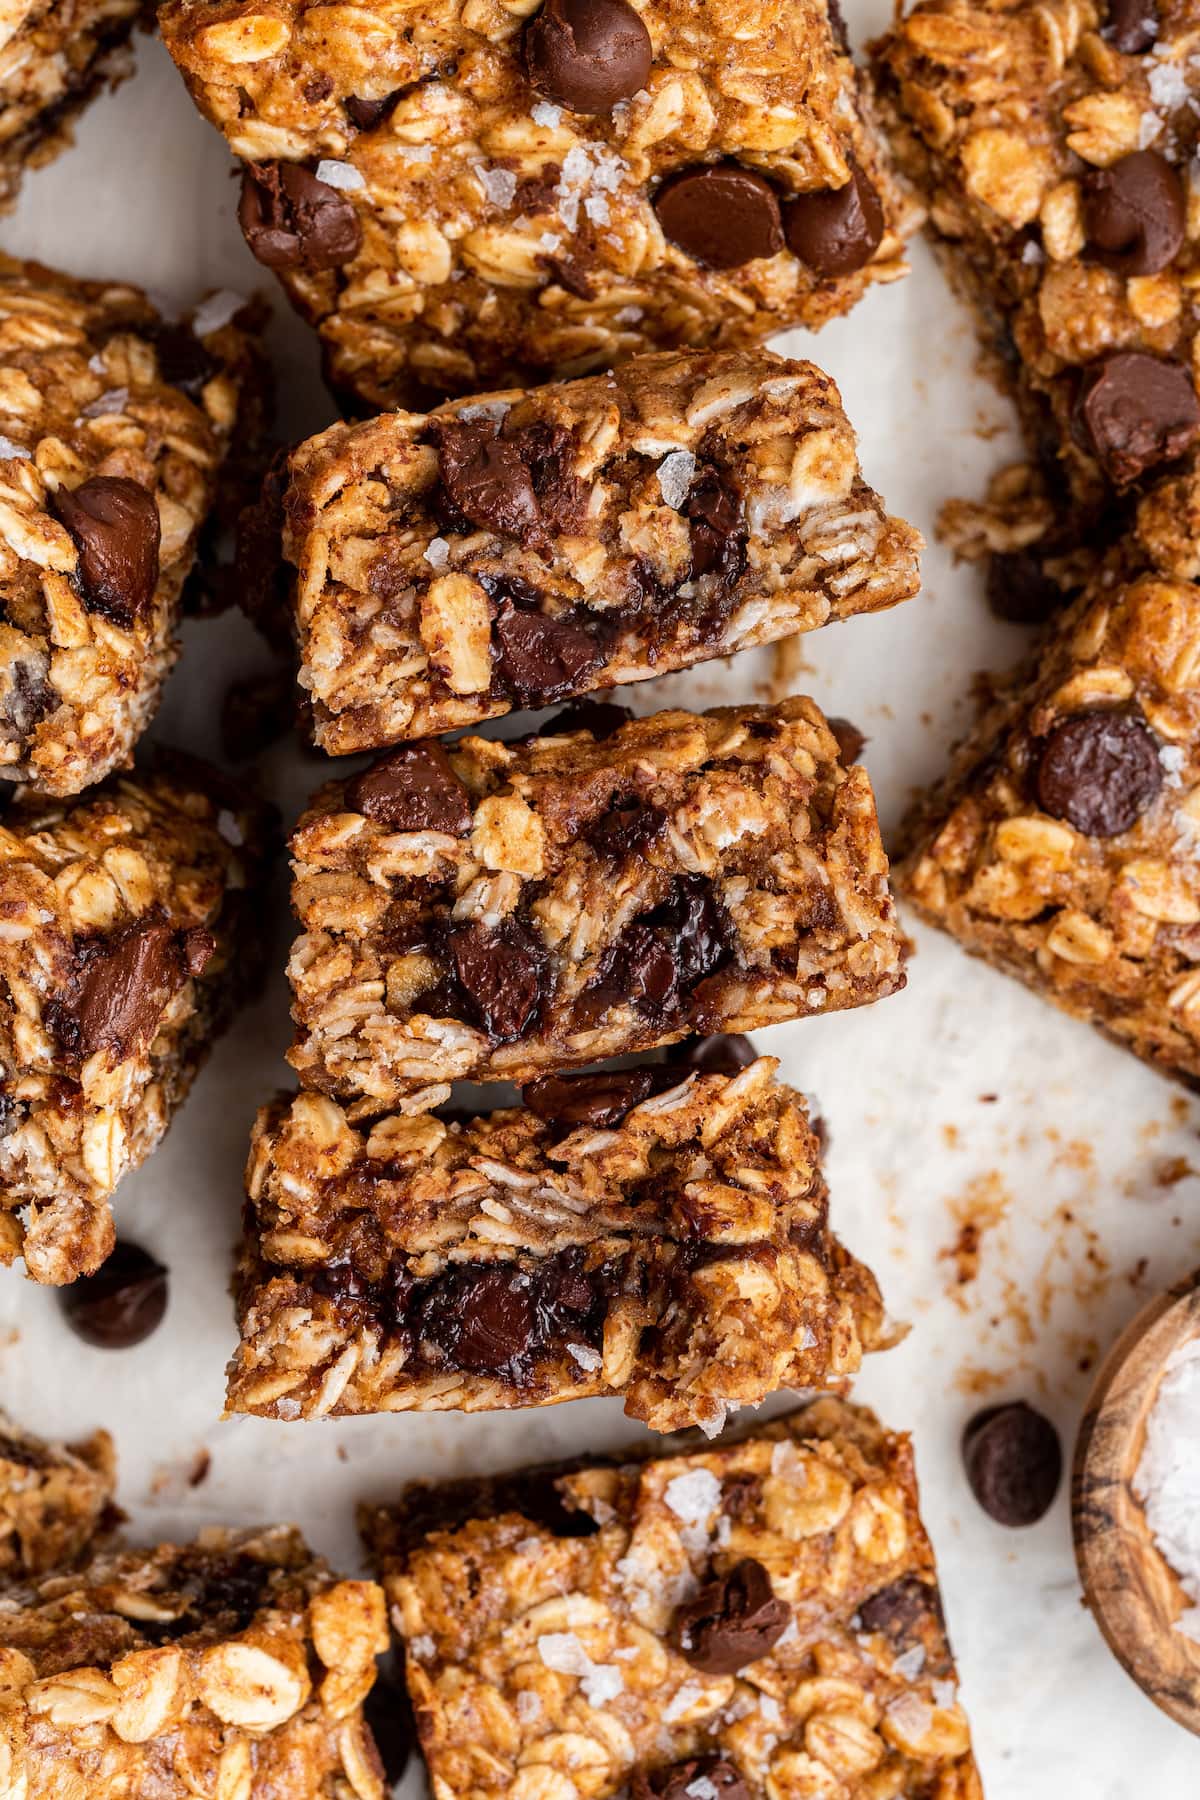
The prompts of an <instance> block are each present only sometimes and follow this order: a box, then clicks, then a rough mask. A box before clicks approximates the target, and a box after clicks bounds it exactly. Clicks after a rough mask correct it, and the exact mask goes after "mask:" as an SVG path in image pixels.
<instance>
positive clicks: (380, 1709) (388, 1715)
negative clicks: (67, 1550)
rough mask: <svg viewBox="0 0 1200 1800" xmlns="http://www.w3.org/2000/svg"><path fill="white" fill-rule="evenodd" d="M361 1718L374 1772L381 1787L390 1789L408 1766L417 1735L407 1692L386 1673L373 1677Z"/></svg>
mask: <svg viewBox="0 0 1200 1800" xmlns="http://www.w3.org/2000/svg"><path fill="white" fill-rule="evenodd" d="M363 1717H364V1719H365V1720H366V1723H367V1737H368V1739H369V1741H370V1742H371V1743H372V1744H373V1745H374V1748H375V1753H376V1755H377V1757H378V1759H379V1767H378V1768H377V1769H376V1770H375V1774H376V1775H377V1776H378V1777H379V1779H380V1780H381V1781H382V1783H383V1784H384V1787H385V1789H391V1788H394V1787H395V1786H396V1784H397V1782H398V1781H399V1780H400V1777H401V1776H402V1775H403V1773H404V1771H405V1769H406V1768H407V1767H408V1763H409V1759H410V1758H411V1756H412V1753H413V1748H414V1746H415V1744H416V1738H417V1729H416V1720H415V1719H414V1717H413V1709H412V1702H411V1701H410V1700H409V1697H408V1693H407V1691H406V1690H405V1689H404V1688H403V1687H402V1686H401V1685H400V1683H399V1682H396V1681H392V1680H391V1679H390V1678H389V1677H388V1676H386V1675H379V1676H376V1678H375V1685H374V1687H373V1688H372V1689H371V1691H370V1693H369V1694H368V1695H367V1697H366V1699H365V1700H364V1701H363Z"/></svg>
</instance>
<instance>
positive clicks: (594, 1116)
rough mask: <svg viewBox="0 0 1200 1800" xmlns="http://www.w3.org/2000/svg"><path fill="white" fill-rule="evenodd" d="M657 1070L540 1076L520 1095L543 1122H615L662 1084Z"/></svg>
mask: <svg viewBox="0 0 1200 1800" xmlns="http://www.w3.org/2000/svg"><path fill="white" fill-rule="evenodd" d="M662 1075H663V1071H662V1070H661V1069H618V1070H614V1071H613V1072H612V1073H611V1074H607V1075H543V1076H542V1078H541V1080H540V1081H532V1082H530V1084H529V1086H528V1087H527V1088H525V1089H524V1091H523V1092H522V1095H521V1098H522V1100H523V1101H524V1103H525V1105H526V1106H527V1107H528V1108H529V1110H530V1112H532V1113H536V1115H537V1117H538V1118H539V1119H542V1120H544V1121H545V1123H546V1124H547V1125H566V1126H569V1127H570V1128H571V1129H572V1130H574V1129H575V1127H576V1126H579V1125H593V1126H595V1127H596V1128H597V1129H598V1130H607V1129H608V1128H609V1127H610V1126H613V1125H619V1124H620V1122H621V1120H622V1119H623V1118H624V1117H625V1115H626V1113H627V1112H629V1111H630V1110H631V1109H632V1108H633V1107H635V1106H640V1105H641V1103H642V1101H643V1100H646V1099H648V1098H649V1096H650V1095H651V1094H652V1093H654V1091H655V1089H656V1088H661V1087H663V1086H664V1081H663V1080H662V1079H661V1077H662Z"/></svg>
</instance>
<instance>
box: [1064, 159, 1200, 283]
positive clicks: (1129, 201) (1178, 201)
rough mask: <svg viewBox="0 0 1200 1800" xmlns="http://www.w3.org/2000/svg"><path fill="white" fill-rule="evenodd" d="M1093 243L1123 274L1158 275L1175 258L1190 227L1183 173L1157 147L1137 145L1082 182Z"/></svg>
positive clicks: (1098, 255) (1086, 223) (1085, 218)
mask: <svg viewBox="0 0 1200 1800" xmlns="http://www.w3.org/2000/svg"><path fill="white" fill-rule="evenodd" d="M1083 222H1084V229H1085V230H1086V232H1087V242H1088V248H1089V250H1090V251H1091V253H1092V255H1093V256H1094V257H1095V258H1096V260H1097V261H1098V262H1102V263H1103V264H1104V266H1105V267H1106V268H1109V269H1114V270H1115V271H1116V272H1117V274H1118V275H1125V276H1129V275H1157V274H1158V273H1159V271H1160V270H1162V269H1165V268H1166V267H1167V266H1168V264H1169V263H1171V262H1173V261H1174V259H1175V257H1176V256H1177V255H1178V254H1179V251H1180V249H1181V247H1182V245H1183V240H1184V235H1185V231H1186V227H1187V197H1186V195H1185V194H1184V191H1183V182H1182V181H1181V180H1180V178H1179V173H1178V171H1177V170H1176V169H1174V168H1173V167H1172V166H1171V164H1170V163H1169V162H1168V161H1167V159H1166V157H1165V156H1160V155H1159V154H1158V152H1157V151H1156V150H1133V151H1131V152H1130V154H1129V155H1128V156H1122V157H1119V158H1118V159H1117V161H1116V162H1114V163H1110V164H1109V165H1108V167H1107V168H1106V169H1089V170H1088V172H1087V174H1086V176H1085V177H1084V182H1083Z"/></svg>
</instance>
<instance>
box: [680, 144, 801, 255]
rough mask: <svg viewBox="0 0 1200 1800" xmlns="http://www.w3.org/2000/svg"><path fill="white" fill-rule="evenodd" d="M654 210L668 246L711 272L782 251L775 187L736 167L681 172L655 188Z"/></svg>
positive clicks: (726, 165)
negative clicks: (676, 248)
mask: <svg viewBox="0 0 1200 1800" xmlns="http://www.w3.org/2000/svg"><path fill="white" fill-rule="evenodd" d="M654 210H655V212H656V213H657V214H658V222H659V224H660V225H661V226H662V229H663V233H664V235H665V236H666V237H667V238H669V239H670V241H671V243H673V244H677V245H678V246H679V248H680V249H681V250H683V251H685V252H686V253H687V255H688V256H691V257H694V258H695V260H696V261H697V262H698V263H703V264H704V266H705V267H706V268H709V269H736V268H739V267H740V266H741V265H742V264H743V263H748V262H753V261H754V260H755V258H757V257H760V256H776V255H778V253H779V251H780V250H782V249H783V224H782V221H781V219H780V216H779V201H778V199H777V198H776V196H775V190H774V188H773V187H772V186H771V184H770V182H768V181H764V179H763V177H762V176H761V175H756V174H755V173H754V172H753V170H751V169H743V168H741V167H740V166H739V164H737V163H712V164H708V165H706V166H703V167H700V168H694V169H684V170H683V171H682V173H681V174H679V175H675V176H673V177H672V178H671V179H670V180H669V181H666V182H664V183H663V185H662V187H660V188H659V190H658V193H657V194H656V195H655V198H654Z"/></svg>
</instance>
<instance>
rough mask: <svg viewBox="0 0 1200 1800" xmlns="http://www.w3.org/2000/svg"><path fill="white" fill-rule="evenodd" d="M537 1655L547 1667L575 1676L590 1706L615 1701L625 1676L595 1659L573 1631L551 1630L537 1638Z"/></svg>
mask: <svg viewBox="0 0 1200 1800" xmlns="http://www.w3.org/2000/svg"><path fill="white" fill-rule="evenodd" d="M537 1651H538V1655H539V1656H540V1657H541V1659H542V1661H543V1662H544V1663H545V1665H546V1667H547V1668H548V1669H556V1670H557V1671H558V1673H559V1674H560V1675H576V1676H578V1677H579V1685H580V1687H581V1689H582V1690H583V1695H584V1698H585V1699H586V1701H587V1703H588V1705H589V1706H603V1705H604V1704H605V1702H606V1701H608V1700H615V1699H616V1697H617V1695H618V1694H619V1693H621V1692H622V1690H623V1689H624V1686H625V1677H624V1676H623V1675H622V1673H621V1671H620V1669H617V1668H614V1667H613V1665H612V1664H611V1663H596V1662H593V1661H592V1659H591V1657H590V1656H589V1655H588V1653H587V1651H586V1650H585V1649H584V1647H583V1645H582V1644H581V1643H580V1641H579V1639H578V1638H577V1637H576V1636H575V1633H574V1632H573V1631H548V1632H545V1633H544V1634H543V1635H542V1636H541V1637H540V1638H539V1639H538V1641H537Z"/></svg>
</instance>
